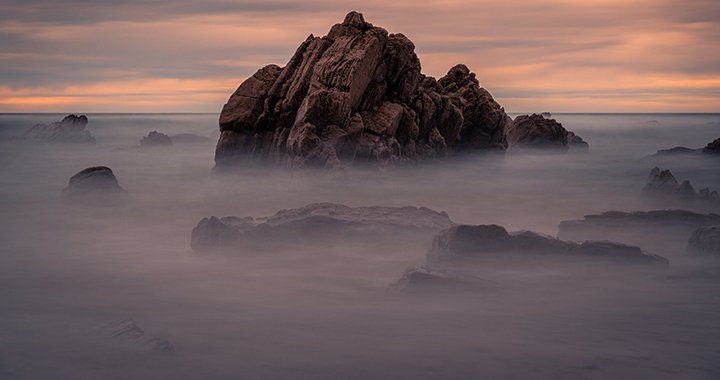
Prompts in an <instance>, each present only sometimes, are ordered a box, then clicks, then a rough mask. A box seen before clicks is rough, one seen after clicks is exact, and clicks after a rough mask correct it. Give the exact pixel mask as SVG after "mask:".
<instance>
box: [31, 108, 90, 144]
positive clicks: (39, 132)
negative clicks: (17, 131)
mask: <svg viewBox="0 0 720 380" xmlns="http://www.w3.org/2000/svg"><path fill="white" fill-rule="evenodd" d="M87 123H88V118H87V116H85V115H80V116H77V115H68V116H66V117H65V118H64V119H63V120H62V121H56V122H54V123H52V124H50V125H45V124H36V125H35V126H33V127H32V128H30V130H28V131H26V132H25V133H23V134H22V135H21V136H20V138H21V139H23V140H32V141H48V142H80V143H94V142H95V138H94V137H92V135H90V132H89V131H86V130H85V126H86V125H87Z"/></svg>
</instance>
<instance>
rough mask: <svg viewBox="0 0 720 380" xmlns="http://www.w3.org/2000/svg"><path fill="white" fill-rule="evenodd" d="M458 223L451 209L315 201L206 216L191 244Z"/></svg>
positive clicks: (381, 232) (350, 235) (220, 245)
mask: <svg viewBox="0 0 720 380" xmlns="http://www.w3.org/2000/svg"><path fill="white" fill-rule="evenodd" d="M452 225H453V222H452V221H451V220H450V218H449V217H448V215H447V214H446V213H444V212H436V211H433V210H430V209H428V208H425V207H420V208H417V207H412V206H406V207H381V206H372V207H348V206H345V205H340V204H334V203H313V204H310V205H307V206H305V207H301V208H297V209H290V210H281V211H279V212H277V213H276V214H275V215H272V216H269V217H261V218H252V217H246V218H238V217H225V218H221V219H219V218H216V217H211V218H204V219H203V220H201V221H200V223H198V225H197V227H195V229H193V231H192V239H191V244H190V245H191V247H192V249H193V250H194V251H195V252H198V253H205V252H213V251H218V250H223V249H225V248H234V247H235V246H237V245H241V244H253V245H257V244H261V245H263V244H267V243H271V242H277V241H287V242H302V241H319V240H323V239H327V240H334V239H338V238H342V239H360V240H363V239H364V240H366V239H368V238H381V237H392V236H394V235H395V234H398V233H402V232H423V233H424V232H429V233H435V232H437V231H440V230H443V229H446V228H449V227H450V226H452Z"/></svg>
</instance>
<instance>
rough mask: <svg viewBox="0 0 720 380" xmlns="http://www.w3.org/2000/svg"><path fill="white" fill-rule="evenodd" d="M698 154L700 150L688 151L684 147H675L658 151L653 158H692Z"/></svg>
mask: <svg viewBox="0 0 720 380" xmlns="http://www.w3.org/2000/svg"><path fill="white" fill-rule="evenodd" d="M698 154H700V149H690V148H685V147H684V146H676V147H674V148H671V149H661V150H658V151H657V152H656V153H655V154H653V156H694V155H698Z"/></svg>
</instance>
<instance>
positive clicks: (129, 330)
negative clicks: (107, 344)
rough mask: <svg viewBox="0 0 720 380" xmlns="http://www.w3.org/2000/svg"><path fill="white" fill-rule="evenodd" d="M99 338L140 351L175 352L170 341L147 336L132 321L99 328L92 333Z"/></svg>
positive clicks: (126, 320)
mask: <svg viewBox="0 0 720 380" xmlns="http://www.w3.org/2000/svg"><path fill="white" fill-rule="evenodd" d="M92 332H93V333H94V334H96V335H97V336H100V337H102V338H106V339H112V340H113V341H116V342H118V343H120V344H122V345H124V346H125V347H128V348H130V349H134V350H139V351H153V352H173V351H175V347H174V346H173V345H172V343H170V342H169V341H167V340H165V339H161V338H157V337H154V336H150V335H148V334H145V332H144V331H143V330H142V329H141V328H140V327H139V326H138V325H137V324H135V322H133V321H132V320H130V319H118V320H116V321H114V322H111V323H108V324H104V325H101V326H98V327H97V328H95V329H94V330H93V331H92Z"/></svg>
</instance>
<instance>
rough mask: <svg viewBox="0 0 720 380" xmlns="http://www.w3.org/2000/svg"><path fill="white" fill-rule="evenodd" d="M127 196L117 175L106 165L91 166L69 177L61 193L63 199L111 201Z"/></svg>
mask: <svg viewBox="0 0 720 380" xmlns="http://www.w3.org/2000/svg"><path fill="white" fill-rule="evenodd" d="M127 196H128V192H127V190H125V189H123V188H122V186H120V183H119V182H118V180H117V177H115V174H114V173H113V171H112V170H111V169H110V168H108V167H107V166H93V167H90V168H87V169H83V170H81V171H79V172H78V173H77V174H75V175H74V176H72V177H70V182H69V184H68V186H67V187H66V188H64V189H63V190H62V193H61V198H62V199H63V200H65V201H76V200H78V201H80V200H81V201H84V200H100V201H103V200H106V201H111V200H121V199H126V198H127Z"/></svg>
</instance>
